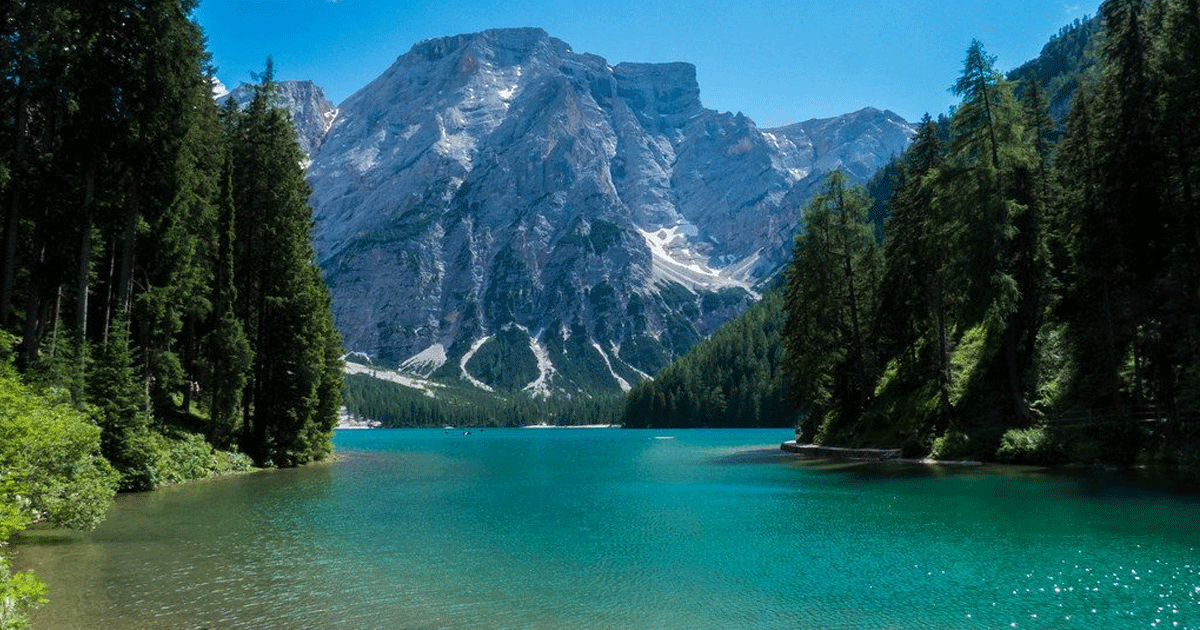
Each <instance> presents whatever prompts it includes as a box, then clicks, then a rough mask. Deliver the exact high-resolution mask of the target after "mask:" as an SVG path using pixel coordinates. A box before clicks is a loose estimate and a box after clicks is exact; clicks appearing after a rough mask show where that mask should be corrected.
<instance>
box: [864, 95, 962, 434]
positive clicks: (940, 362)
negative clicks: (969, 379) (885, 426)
mask: <svg viewBox="0 0 1200 630" xmlns="http://www.w3.org/2000/svg"><path fill="white" fill-rule="evenodd" d="M942 147H943V144H942V141H941V137H940V131H939V129H938V126H937V124H936V123H934V121H933V120H932V119H931V118H930V117H929V116H928V115H926V116H925V117H924V118H923V119H922V121H921V125H920V127H919V128H918V130H917V135H916V137H915V138H914V139H913V143H912V145H911V146H910V147H909V150H908V151H907V152H906V153H905V156H904V161H903V164H902V168H901V172H900V183H899V185H898V186H897V187H896V191H895V193H894V194H893V196H892V201H891V207H892V215H891V216H890V217H888V222H887V224H886V229H885V232H884V234H885V236H884V259H885V261H886V265H885V270H884V280H883V284H882V288H881V295H880V308H879V313H878V315H877V320H878V322H879V324H878V330H879V334H880V335H881V337H882V339H881V345H882V348H883V352H884V356H885V357H888V358H889V359H890V360H892V361H895V362H897V364H898V369H899V371H900V372H901V373H902V374H903V375H904V378H905V379H908V380H912V381H914V382H922V381H933V382H935V383H936V384H937V392H938V400H939V404H938V409H939V412H938V425H939V426H940V427H941V428H942V429H945V427H947V426H949V424H950V422H951V412H952V410H951V406H950V344H951V339H950V327H951V321H952V318H953V314H954V313H955V312H956V310H957V298H956V292H955V286H956V285H957V284H958V282H957V280H956V278H955V277H953V275H952V270H953V269H956V268H957V266H956V265H952V264H951V260H950V257H951V256H953V255H954V254H955V253H956V248H955V247H954V246H953V243H956V242H958V241H959V239H960V238H961V231H962V228H961V224H960V222H959V221H957V217H955V216H952V215H950V214H949V213H947V212H946V211H945V210H946V207H945V204H939V203H937V198H936V196H935V190H934V188H935V186H936V184H937V182H938V177H939V173H940V169H941V168H942V166H943V163H944V160H945V155H944V150H943V148H942Z"/></svg>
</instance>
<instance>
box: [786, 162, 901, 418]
mask: <svg viewBox="0 0 1200 630" xmlns="http://www.w3.org/2000/svg"><path fill="white" fill-rule="evenodd" d="M870 206H871V201H870V198H869V197H868V196H867V195H866V192H865V191H864V190H862V189H861V188H850V187H848V186H847V184H846V176H845V174H844V173H842V172H841V171H835V172H833V173H831V174H830V175H829V176H827V178H826V180H825V183H824V185H823V187H822V189H821V192H820V194H818V195H817V196H816V197H815V198H814V199H813V201H812V202H810V203H809V205H808V207H807V208H806V209H805V215H804V232H803V234H802V235H800V236H798V237H797V239H796V247H795V250H794V252H793V258H792V264H791V266H790V267H789V269H788V276H787V288H786V290H785V303H786V310H787V322H786V324H785V327H784V340H785V343H786V344H787V362H786V364H785V365H786V367H787V374H788V380H789V382H790V383H791V386H792V391H793V395H794V398H795V402H796V403H797V406H798V407H799V408H800V409H801V411H802V413H804V414H805V432H806V433H809V434H812V433H811V432H815V431H816V430H817V428H818V426H819V425H820V423H822V422H825V421H834V422H838V421H848V420H853V419H855V418H857V417H858V415H860V414H861V413H863V412H864V411H865V410H866V409H867V407H868V406H869V404H870V400H871V395H872V392H873V391H874V383H875V378H876V371H877V369H878V365H877V353H876V351H875V348H874V344H873V343H872V341H871V340H872V339H873V338H874V334H873V332H872V331H871V330H869V328H868V325H869V322H870V317H869V316H868V314H870V313H874V312H875V310H874V309H875V302H876V300H877V291H878V286H879V280H880V278H879V274H880V261H879V254H878V251H877V249H876V245H875V238H874V233H873V229H872V227H871V224H870V223H869V221H868V218H867V210H868V209H869V208H870Z"/></svg>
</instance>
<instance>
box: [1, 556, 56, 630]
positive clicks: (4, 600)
mask: <svg viewBox="0 0 1200 630" xmlns="http://www.w3.org/2000/svg"><path fill="white" fill-rule="evenodd" d="M45 592H46V585H45V584H43V583H42V582H41V581H40V580H38V579H37V578H36V577H34V575H33V572H32V571H24V572H21V573H11V572H10V571H9V567H8V559H7V558H5V557H3V556H0V630H21V629H22V628H25V627H26V626H27V623H28V621H29V613H30V612H31V611H33V609H34V608H37V607H38V606H40V605H41V604H44V603H46V602H47V601H49V600H47V599H46V597H45Z"/></svg>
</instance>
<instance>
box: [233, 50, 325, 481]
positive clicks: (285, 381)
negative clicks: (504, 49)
mask: <svg viewBox="0 0 1200 630" xmlns="http://www.w3.org/2000/svg"><path fill="white" fill-rule="evenodd" d="M272 74H273V71H272V65H271V62H270V60H268V63H267V69H266V71H265V73H264V74H263V75H262V77H261V82H260V83H259V85H258V86H257V87H256V89H255V93H254V97H253V98H252V100H251V102H250V104H249V105H248V106H247V108H246V111H245V112H244V113H243V114H241V115H240V116H239V117H238V119H237V123H236V127H235V129H234V137H233V139H232V149H233V154H232V155H233V178H232V179H233V189H234V199H233V206H234V208H235V212H236V216H235V225H236V226H237V229H236V234H237V236H236V240H235V242H234V249H233V251H234V269H233V277H234V279H235V282H236V286H237V307H236V310H237V312H238V315H239V319H240V320H241V321H242V322H243V324H244V326H245V332H246V335H247V338H248V339H249V340H250V345H251V349H252V351H253V356H254V367H253V370H252V372H251V379H250V382H249V383H248V391H247V394H246V395H245V396H244V399H243V408H244V415H245V417H246V419H247V423H248V426H247V431H246V432H245V433H244V434H243V438H242V444H243V448H244V450H245V451H246V452H247V453H249V454H250V455H251V456H252V457H254V459H255V460H256V461H257V462H259V463H260V464H261V463H273V464H275V465H281V466H294V465H297V464H303V463H307V462H309V461H312V460H314V459H319V458H320V457H323V456H324V455H325V454H326V453H327V452H328V450H329V446H328V443H329V441H330V439H331V437H332V428H333V425H334V423H335V422H336V409H337V406H340V404H337V403H335V402H333V401H334V400H336V399H337V396H340V377H334V376H333V375H332V372H333V369H334V367H335V366H340V358H335V357H334V356H333V355H334V354H337V352H336V351H335V350H334V349H333V348H335V347H337V346H339V345H340V343H338V342H336V341H335V340H336V335H335V334H334V333H333V332H332V331H333V327H332V324H331V321H332V320H331V319H330V316H329V296H328V291H327V290H326V288H325V286H324V284H323V283H322V282H321V278H320V274H319V272H318V271H317V270H316V267H315V263H314V262H313V251H312V241H311V234H310V226H311V221H312V219H311V210H310V209H309V207H308V204H307V198H308V194H309V189H308V184H307V183H306V182H305V181H304V173H303V171H302V169H301V166H300V163H301V160H302V159H303V155H302V154H301V152H300V147H299V145H298V144H297V142H296V139H295V132H294V130H293V128H292V125H291V121H290V120H289V119H288V117H287V114H286V113H285V112H284V111H283V110H282V109H280V108H279V107H277V106H276V105H275V104H274V103H273V99H274V98H275V90H276V87H275V83H274V78H273V76H272ZM338 369H340V367H338ZM334 390H337V392H336V393H335V391H334Z"/></svg>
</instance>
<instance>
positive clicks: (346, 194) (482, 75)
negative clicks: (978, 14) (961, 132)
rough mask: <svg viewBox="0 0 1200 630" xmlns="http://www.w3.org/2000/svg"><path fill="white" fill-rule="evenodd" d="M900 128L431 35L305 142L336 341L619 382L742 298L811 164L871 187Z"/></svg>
mask: <svg viewBox="0 0 1200 630" xmlns="http://www.w3.org/2000/svg"><path fill="white" fill-rule="evenodd" d="M301 100H303V99H297V101H298V102H299V101H301ZM316 111H321V110H320V108H318V109H317V110H316ZM324 111H326V112H328V111H329V110H328V109H325V110H324ZM303 117H304V116H303V115H302V114H297V120H298V121H299V120H301V119H302V118H303ZM316 118H317V119H320V118H321V117H320V116H317V117H316ZM303 133H304V132H302V134H303ZM912 134H913V129H912V127H911V126H909V125H908V124H907V123H905V121H903V120H902V119H900V118H899V117H898V116H896V115H894V114H892V113H890V112H880V111H877V110H872V109H868V110H863V111H860V112H857V113H854V114H850V115H847V116H843V117H839V118H835V119H830V120H818V121H809V122H806V123H800V124H798V125H792V126H790V127H785V128H781V129H775V130H760V129H759V128H758V127H756V126H755V124H754V123H753V122H752V121H751V120H749V119H748V118H746V117H744V116H742V115H740V114H737V115H733V114H728V113H718V112H715V111H712V110H708V109H705V108H704V107H703V106H702V105H701V103H700V88H699V85H698V84H697V82H696V72H695V68H694V67H693V66H692V65H690V64H686V63H669V64H634V63H622V64H618V65H616V66H610V65H609V64H608V63H607V62H606V61H605V60H604V59H602V58H600V57H597V56H594V55H589V54H576V53H574V52H572V51H571V49H570V47H569V46H567V44H565V43H563V42H562V41H559V40H557V39H554V38H552V37H550V36H548V35H547V34H546V33H545V32H543V31H541V30H538V29H508V30H495V31H487V32H484V33H480V34H475V35H462V36H457V37H447V38H442V39H436V40H429V41H425V42H421V43H419V44H417V45H416V46H414V47H413V49H412V50H411V51H409V52H408V53H407V54H405V55H403V56H401V57H400V58H399V59H398V60H397V61H396V62H395V64H394V65H393V66H392V67H391V68H389V69H388V70H387V71H386V72H384V73H383V75H381V76H380V77H379V78H377V79H376V80H375V81H373V82H372V83H371V84H369V85H367V86H366V87H364V88H363V89H361V90H359V91H358V92H357V93H355V94H354V95H353V96H351V97H350V98H348V99H347V100H346V101H345V102H344V103H342V104H341V105H340V106H339V109H338V114H337V116H336V118H335V119H334V122H333V124H332V126H331V127H330V128H329V130H328V132H327V133H325V134H324V135H323V138H322V139H321V140H320V141H319V142H318V141H314V142H313V143H312V145H311V146H314V147H316V150H315V153H313V161H312V163H311V165H310V167H309V181H310V183H311V185H312V188H313V195H312V197H311V204H312V206H313V209H314V213H315V220H316V223H315V228H314V236H315V242H316V250H317V255H318V258H319V262H320V265H321V267H322V269H323V270H324V272H325V276H326V279H327V281H328V283H329V286H330V290H331V293H332V296H333V310H334V315H335V317H336V320H337V325H338V327H339V329H340V330H341V332H342V334H343V336H344V338H345V343H346V346H347V349H349V350H352V351H360V352H364V353H367V354H369V355H370V356H372V357H373V358H374V359H376V360H378V361H381V362H383V363H390V364H393V365H403V366H404V367H405V368H406V369H408V370H411V371H415V372H418V373H421V374H424V375H429V374H437V375H441V376H449V377H458V378H462V379H464V380H466V381H467V382H470V383H472V384H474V385H476V386H478V387H481V388H485V389H486V388H495V389H502V390H509V391H518V390H525V391H527V392H530V393H533V394H551V393H557V392H566V393H575V392H579V391H604V390H609V391H617V390H619V389H627V388H628V387H629V386H630V385H632V384H634V383H636V382H637V381H638V380H641V379H643V378H646V376H647V375H648V374H652V373H653V372H654V371H656V370H657V369H658V368H659V367H661V366H662V365H664V364H665V363H666V362H667V361H669V360H670V359H671V358H673V357H675V356H677V355H678V354H680V353H682V352H683V351H685V350H687V348H689V347H690V346H691V345H692V344H693V343H695V342H696V341H697V340H698V339H700V338H701V337H702V336H705V335H707V334H709V333H711V332H712V331H713V330H714V329H715V328H716V327H717V326H719V325H720V324H721V323H722V322H724V321H726V320H727V319H728V318H730V317H731V316H733V315H735V314H737V313H740V312H741V311H742V310H744V309H745V308H746V307H747V306H748V305H749V304H750V303H751V302H752V301H754V300H756V299H757V293H756V292H755V287H756V286H758V285H759V283H761V282H763V281H765V280H768V279H769V278H770V277H771V276H772V275H773V274H774V273H775V272H776V271H777V270H778V269H779V268H780V267H781V266H782V265H783V264H784V262H785V261H786V256H787V252H788V250H789V245H790V241H791V237H792V234H793V233H794V232H795V230H796V226H797V223H798V218H799V212H800V208H801V207H802V206H803V204H804V203H805V202H806V201H807V199H808V198H809V197H810V196H811V193H812V189H813V188H815V184H816V182H817V181H818V180H819V178H820V176H821V174H822V173H823V172H824V171H827V170H830V169H833V168H837V167H843V168H845V169H847V171H848V172H849V173H850V174H851V175H852V176H853V177H854V178H856V179H858V180H865V178H867V177H869V176H870V175H871V174H873V173H874V172H875V171H876V170H877V169H878V168H879V167H880V166H882V165H883V164H884V163H885V162H886V161H887V160H888V159H889V158H890V157H891V156H892V155H894V154H897V153H899V152H900V151H902V150H903V148H904V147H905V145H906V143H907V142H908V140H909V138H910V137H911V136H912Z"/></svg>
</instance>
